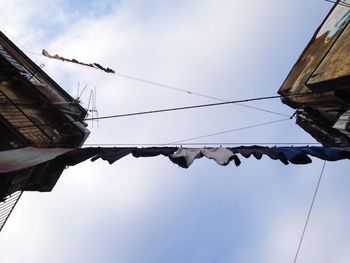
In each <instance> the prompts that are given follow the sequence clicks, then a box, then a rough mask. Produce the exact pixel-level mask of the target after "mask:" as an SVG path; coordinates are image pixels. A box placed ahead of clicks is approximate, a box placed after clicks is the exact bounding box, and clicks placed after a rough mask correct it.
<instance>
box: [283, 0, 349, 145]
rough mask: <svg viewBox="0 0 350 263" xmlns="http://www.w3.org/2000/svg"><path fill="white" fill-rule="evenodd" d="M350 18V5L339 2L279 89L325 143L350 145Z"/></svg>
mask: <svg viewBox="0 0 350 263" xmlns="http://www.w3.org/2000/svg"><path fill="white" fill-rule="evenodd" d="M347 2H350V1H347ZM349 21H350V8H348V7H345V6H342V5H337V4H335V5H334V6H333V8H332V9H331V11H330V13H329V14H328V16H327V17H326V19H325V20H324V21H323V23H322V24H321V26H320V27H319V28H318V29H317V31H316V32H315V34H314V36H313V37H312V39H311V41H310V43H309V44H308V46H307V47H306V48H305V50H304V52H303V53H302V54H301V56H300V57H299V59H298V61H297V62H296V64H295V65H294V67H293V68H292V70H291V72H290V73H289V75H288V76H287V78H286V80H285V81H284V83H283V85H282V87H281V88H280V89H279V91H278V93H279V94H281V95H282V96H286V97H284V98H283V100H282V101H283V102H284V103H285V104H287V105H288V106H290V107H292V108H294V109H296V110H297V114H296V120H297V124H298V125H299V126H301V127H302V128H303V129H304V130H305V131H307V132H308V133H310V134H311V135H312V136H313V137H314V138H315V139H316V140H317V141H319V142H320V143H322V144H323V145H325V146H348V145H350V46H349V42H350V26H349ZM300 93H306V94H305V95H302V96H292V97H287V96H288V95H291V94H300Z"/></svg>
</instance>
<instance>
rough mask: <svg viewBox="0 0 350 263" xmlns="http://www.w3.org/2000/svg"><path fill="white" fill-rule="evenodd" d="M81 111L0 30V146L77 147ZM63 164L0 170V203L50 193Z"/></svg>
mask: <svg viewBox="0 0 350 263" xmlns="http://www.w3.org/2000/svg"><path fill="white" fill-rule="evenodd" d="M86 115H87V112H86V110H85V109H84V108H83V107H82V106H81V105H79V103H78V101H76V100H74V99H73V98H72V97H71V96H70V95H69V94H68V93H67V92H65V91H64V90H63V89H62V88H61V87H60V86H59V85H58V84H57V83H56V82H55V81H53V80H52V79H51V78H50V77H49V76H48V75H47V74H46V73H45V72H44V71H43V70H42V69H41V67H39V66H37V65H36V64H35V63H34V62H32V61H31V60H30V59H29V58H28V57H27V56H26V55H25V54H24V53H23V52H22V51H21V50H20V49H18V48H17V47H16V46H15V45H14V44H13V43H12V42H11V41H10V40H9V39H8V38H7V37H6V36H5V35H4V34H3V33H1V32H0V150H8V149H15V148H21V147H27V146H33V147H39V148H56V147H67V148H76V147H80V146H81V145H82V144H83V143H84V141H85V140H86V138H87V136H88V135H89V131H88V130H87V129H86V128H85V123H84V118H85V117H86ZM64 168H65V167H63V166H59V165H57V163H56V164H54V163H51V162H48V163H45V164H42V165H38V166H35V167H34V168H30V169H25V170H22V171H20V172H15V173H8V174H2V176H1V177H0V201H4V200H5V199H6V200H7V199H8V197H7V196H9V195H11V194H13V193H16V192H18V191H51V190H52V188H53V187H54V186H55V184H56V182H57V180H58V179H59V177H60V175H61V173H62V171H63V169H64ZM6 200H5V201H6ZM0 207H1V206H0ZM11 211H12V210H11ZM0 212H1V211H0ZM0 229H1V220H0Z"/></svg>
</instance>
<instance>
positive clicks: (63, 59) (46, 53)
mask: <svg viewBox="0 0 350 263" xmlns="http://www.w3.org/2000/svg"><path fill="white" fill-rule="evenodd" d="M41 54H42V55H43V56H45V57H48V58H52V59H58V60H61V61H67V62H71V63H75V64H79V65H82V66H87V67H91V68H95V69H100V70H103V71H104V72H107V73H115V71H114V70H113V69H110V68H105V67H102V66H101V65H100V64H98V63H84V62H80V61H78V60H76V59H74V58H73V59H68V58H64V57H61V56H59V55H57V54H55V55H51V54H50V53H49V52H47V50H45V49H43V51H42V52H41Z"/></svg>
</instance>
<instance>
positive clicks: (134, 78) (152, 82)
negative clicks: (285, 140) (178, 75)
mask: <svg viewBox="0 0 350 263" xmlns="http://www.w3.org/2000/svg"><path fill="white" fill-rule="evenodd" d="M116 74H117V76H119V77H122V78H126V79H130V80H134V81H139V82H142V83H146V84H149V85H153V86H158V87H162V88H166V89H170V90H175V91H179V92H183V93H186V94H189V95H195V96H198V97H202V98H207V99H212V100H216V101H222V102H227V100H224V99H220V98H218V97H214V96H209V95H206V94H203V93H198V92H194V91H189V90H185V89H180V88H176V87H173V86H169V85H166V84H162V83H159V82H154V81H150V80H146V79H142V78H138V77H134V76H130V75H125V74H121V73H116ZM236 105H238V106H241V107H245V108H250V109H254V110H258V111H263V112H267V113H271V114H275V115H279V116H284V117H289V116H288V115H286V114H283V113H279V112H275V111H270V110H266V109H263V108H258V107H253V106H249V105H244V104H240V103H237V104H236Z"/></svg>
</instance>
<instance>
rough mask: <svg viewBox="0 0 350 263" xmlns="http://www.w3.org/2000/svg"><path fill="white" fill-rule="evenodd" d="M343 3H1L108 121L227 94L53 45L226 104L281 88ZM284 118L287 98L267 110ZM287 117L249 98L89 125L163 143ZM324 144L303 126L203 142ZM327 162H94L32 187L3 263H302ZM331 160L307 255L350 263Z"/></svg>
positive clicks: (336, 167) (7, 29)
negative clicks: (243, 103) (47, 186)
mask: <svg viewBox="0 0 350 263" xmlns="http://www.w3.org/2000/svg"><path fill="white" fill-rule="evenodd" d="M330 8H331V4H330V3H327V2H325V1H321V0H293V1H280V0H265V1H255V0H252V1H238V0H227V1H226V0H218V1H214V0H198V1H195V0H193V1H180V0H179V1H160V0H158V1H157V0H148V1H144V0H130V1H112V0H101V1H93V0H84V1H72V0H50V1H42V0H26V1H24V0H1V2H0V10H1V11H0V13H1V16H0V25H1V30H2V31H3V32H4V33H5V34H6V35H7V36H8V37H9V38H10V39H11V40H12V41H13V42H14V43H15V44H17V45H18V46H19V47H20V48H21V49H22V50H23V51H25V52H28V51H29V52H30V53H27V54H28V56H29V57H30V58H31V59H33V60H34V61H35V62H36V63H38V64H39V65H40V64H44V65H45V67H44V70H45V71H46V72H47V73H48V74H49V75H50V76H51V77H52V78H53V79H55V80H56V81H57V82H58V83H59V84H60V85H61V86H62V87H63V88H64V89H66V90H67V91H68V92H69V93H70V94H71V95H72V96H73V97H76V94H77V87H78V83H80V87H82V86H84V85H87V90H86V92H85V93H84V94H83V95H82V97H81V100H82V103H83V106H84V107H86V106H87V102H88V95H89V91H90V89H92V88H94V87H96V89H97V109H98V112H99V115H100V116H103V115H109V114H119V113H129V112H135V111H142V110H153V109H161V108H165V107H177V106H186V105H192V104H201V103H212V102H215V100H211V99H208V98H203V97H199V96H195V95H189V94H187V93H181V92H178V91H174V90H169V89H164V88H161V87H156V86H152V85H148V84H145V83H140V82H137V81H132V80H130V79H126V78H123V77H119V76H118V75H113V74H106V73H104V72H102V71H98V70H94V69H90V68H87V67H81V66H77V65H74V64H69V63H65V62H60V61H55V60H50V59H47V58H45V57H42V56H38V55H35V54H34V53H41V50H42V49H43V48H45V49H47V50H48V51H49V52H50V53H52V54H54V53H58V54H60V55H62V56H64V57H67V58H75V59H78V60H80V61H83V62H88V63H90V62H97V63H100V64H101V65H103V66H108V67H110V68H113V69H115V70H116V71H117V73H120V74H125V75H130V76H134V77H138V78H143V79H147V80H151V81H156V82H159V83H163V84H166V85H171V86H174V87H176V88H180V89H185V90H189V91H193V92H197V93H202V94H206V95H208V96H214V97H217V98H220V99H223V100H234V99H244V98H253V97H260V96H271V95H275V94H276V92H277V90H278V89H279V87H280V86H281V84H282V82H283V80H284V79H285V77H286V76H287V74H288V72H289V70H290V69H291V67H292V66H293V64H294V63H295V62H296V60H297V58H298V57H299V55H300V53H301V52H302V51H303V49H304V47H305V46H306V44H307V43H308V42H309V40H310V38H311V36H312V35H313V33H314V31H315V30H316V28H317V27H318V25H319V24H320V23H321V22H322V20H323V19H324V17H325V15H326V14H327V13H328V11H329V9H330ZM247 105H250V106H254V107H261V108H264V109H267V110H270V111H275V112H278V113H281V114H285V115H292V114H293V110H292V109H290V108H288V107H287V106H286V105H283V104H282V103H281V102H280V100H278V99H277V100H270V101H264V102H259V103H254V104H247ZM284 118H285V117H283V116H279V115H276V114H271V113H267V112H262V111H256V110H253V109H250V108H245V107H240V106H236V105H227V106H222V107H215V108H207V109H196V110H190V111H182V112H173V113H163V114H157V115H147V116H146V115H145V116H138V117H130V118H120V119H112V120H104V121H100V123H99V129H98V128H97V127H96V124H97V123H96V122H95V123H94V127H92V125H91V123H90V125H89V128H90V130H91V135H90V137H89V138H88V140H87V142H86V143H87V144H103V143H115V144H118V143H119V144H121V143H132V144H138V145H140V146H142V145H143V144H148V143H152V144H161V143H169V142H174V141H182V140H186V139H189V138H193V137H197V136H203V135H207V134H212V133H217V132H221V131H225V130H231V129H236V128H241V127H246V126H251V125H254V124H260V123H264V122H270V121H275V120H281V119H284ZM188 142H193V143H201V144H202V145H203V146H204V145H206V143H210V142H211V143H219V144H220V143H242V144H244V145H247V144H261V145H263V144H264V143H268V142H271V143H279V142H283V143H284V142H286V143H293V142H294V143H313V142H315V141H314V140H313V138H312V137H311V136H309V135H308V134H306V133H305V132H304V131H303V130H302V129H301V128H299V127H298V126H297V125H296V124H295V120H286V121H283V122H279V123H275V124H271V125H267V126H262V127H258V128H255V129H247V130H243V131H238V132H232V133H227V134H222V135H218V136H212V137H208V138H202V139H197V140H192V141H188ZM322 164H323V162H321V161H318V160H316V159H314V160H313V163H312V164H310V165H305V166H295V165H288V166H285V165H283V164H282V163H279V162H277V161H273V160H270V159H269V158H263V159H262V160H260V161H257V160H254V159H242V164H241V166H240V167H235V166H234V165H229V166H227V167H220V166H218V165H216V164H215V163H214V162H213V161H210V160H204V159H202V160H199V161H197V162H195V163H194V164H193V166H191V167H190V168H189V169H182V168H179V167H177V166H176V165H174V164H172V163H171V162H169V160H167V158H164V157H157V158H143V159H136V158H133V157H126V158H124V159H122V160H120V161H118V162H116V163H115V164H113V165H109V164H108V163H107V162H102V161H97V162H94V163H91V162H90V161H87V162H85V163H83V164H80V165H78V166H75V167H70V168H69V169H67V170H65V171H64V173H63V175H62V176H61V178H60V180H59V181H58V183H57V185H56V187H55V188H54V190H53V191H52V192H50V193H36V192H33V193H30V192H26V193H24V194H23V196H22V198H21V199H20V201H19V203H18V205H17V207H16V208H15V210H14V212H13V213H12V215H11V217H10V219H9V221H8V222H7V224H6V225H5V227H4V229H3V230H2V232H1V233H0V261H1V262H40V263H41V262H130V263H134V262H147V263H148V262H150V263H153V262H208V263H209V262H210V263H214V262H263V263H265V262H266V263H271V262H292V261H293V259H294V255H295V252H296V249H297V246H298V242H299V239H300V235H301V232H302V229H303V226H304V222H305V219H306V215H307V212H308V209H309V206H310V202H311V199H312V195H313V192H314V189H315V186H316V183H317V179H318V176H319V174H320V172H321V168H322ZM347 168H349V164H348V163H347V162H345V161H341V162H337V163H327V164H326V169H325V172H324V178H323V181H322V183H321V186H320V189H319V194H318V197H317V200H316V203H315V206H314V210H313V214H312V216H311V219H310V222H309V227H308V229H307V232H306V235H305V239H304V243H303V246H302V248H301V252H300V257H299V261H298V262H318V263H323V262H324V263H326V262H327V263H329V262H337V263H338V262H339V263H345V262H349V258H350V250H349V246H350V224H349V222H350V213H349V209H348V208H349V201H350V194H349V190H348V189H349V188H348V185H349V184H350V178H349V175H348V172H346V169H347Z"/></svg>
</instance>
